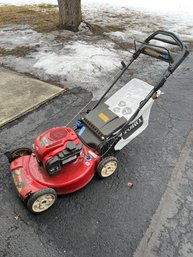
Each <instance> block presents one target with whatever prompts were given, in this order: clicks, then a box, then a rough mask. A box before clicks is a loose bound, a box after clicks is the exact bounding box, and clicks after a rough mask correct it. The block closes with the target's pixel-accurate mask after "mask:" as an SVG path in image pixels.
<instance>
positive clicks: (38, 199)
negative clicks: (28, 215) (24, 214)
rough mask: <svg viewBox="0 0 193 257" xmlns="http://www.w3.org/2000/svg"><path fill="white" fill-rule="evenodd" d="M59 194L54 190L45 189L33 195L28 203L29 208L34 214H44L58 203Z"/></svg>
mask: <svg viewBox="0 0 193 257" xmlns="http://www.w3.org/2000/svg"><path fill="white" fill-rule="evenodd" d="M56 199H57V194H56V191H55V190H54V189H52V188H44V189H42V190H40V191H37V192H35V193H34V194H32V195H31V196H30V197H29V199H28V201H27V208H28V209H29V210H30V211H31V212H33V213H40V212H44V211H46V210H47V209H49V208H50V207H51V206H52V205H53V204H54V203H55V201H56Z"/></svg>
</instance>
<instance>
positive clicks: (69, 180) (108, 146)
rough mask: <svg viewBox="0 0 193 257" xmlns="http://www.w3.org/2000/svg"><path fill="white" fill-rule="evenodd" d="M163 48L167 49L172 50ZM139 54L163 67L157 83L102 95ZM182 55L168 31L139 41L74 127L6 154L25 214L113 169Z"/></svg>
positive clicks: (134, 81) (184, 51)
mask: <svg viewBox="0 0 193 257" xmlns="http://www.w3.org/2000/svg"><path fill="white" fill-rule="evenodd" d="M137 43H138V44H137ZM137 45H138V46H137ZM163 45H164V46H163ZM165 45H166V46H165ZM168 46H170V47H171V46H172V51H170V50H169V49H168ZM141 54H144V55H147V56H150V57H153V58H157V59H159V60H161V61H164V62H166V63H167V64H168V65H167V68H166V70H165V71H164V73H163V75H162V76H161V78H160V80H159V81H158V82H157V83H156V85H154V86H152V85H150V84H148V83H147V82H145V81H142V80H140V79H137V78H134V79H131V80H130V81H129V82H128V83H127V84H126V85H124V86H123V87H122V88H120V89H119V90H118V91H116V92H115V93H114V94H113V95H112V96H110V97H109V98H107V97H106V96H107V93H108V92H109V91H110V90H111V89H112V87H113V86H114V85H115V84H116V83H117V81H118V80H119V79H120V78H121V77H122V75H123V74H124V73H125V72H126V71H127V69H128V68H129V66H130V65H131V64H132V63H133V62H134V61H135V60H136V59H137V58H138V57H139V56H140V55H141ZM187 55H188V50H187V48H186V46H185V45H184V44H183V42H182V41H181V40H180V39H179V38H178V37H177V36H176V35H175V34H173V33H171V32H167V31H162V30H159V31H156V32H154V33H153V34H151V35H150V36H149V37H147V38H146V39H145V40H144V41H143V42H138V41H135V51H134V53H133V54H132V57H131V60H130V61H129V62H128V63H127V64H125V62H122V69H121V71H120V73H119V75H118V76H117V77H116V79H115V81H114V82H113V83H112V84H111V85H110V86H109V87H108V89H107V90H106V92H105V93H104V94H103V95H102V97H101V98H100V99H99V100H98V102H97V103H96V104H95V105H94V107H93V108H92V109H91V110H88V111H87V113H86V114H85V115H84V116H83V117H82V118H80V119H78V120H77V121H76V125H75V126H74V127H72V128H71V127H67V126H62V127H55V128H52V129H49V130H47V131H45V132H44V133H42V134H41V135H39V136H38V137H37V139H36V140H35V143H34V145H33V148H32V149H29V148H18V149H15V150H12V151H9V152H6V153H5V154H6V156H7V158H8V160H9V163H10V170H11V175H12V178H13V182H14V185H15V187H16V189H17V192H18V194H19V196H20V197H21V199H22V200H23V201H24V202H25V203H26V205H27V207H28V209H29V210H30V211H32V212H33V213H40V212H43V211H45V210H47V209H48V208H50V207H51V206H52V205H53V204H54V202H55V200H56V198H57V195H64V194H68V193H72V192H74V191H77V190H79V189H81V188H83V187H84V186H85V185H86V184H88V183H89V182H90V180H91V179H92V178H93V176H94V174H95V173H97V174H98V175H99V177H101V178H107V177H109V176H111V175H112V174H113V173H114V172H115V171H116V170H117V165H118V161H117V158H116V156H115V153H116V151H119V150H121V149H122V148H123V147H124V146H126V145H127V144H128V143H129V142H130V141H131V140H132V139H134V138H135V137H136V136H137V135H139V134H140V133H141V132H142V131H143V130H144V129H145V128H146V127H147V126H148V122H149V116H150V110H151V107H152V105H153V103H154V101H155V100H156V99H157V98H158V97H159V95H160V93H161V91H160V88H161V87H162V86H163V85H164V83H165V82H166V80H167V78H168V77H169V76H170V75H171V74H172V73H173V72H174V71H175V70H176V69H177V67H178V66H179V65H180V64H181V63H182V62H183V60H184V59H185V58H186V56H187Z"/></svg>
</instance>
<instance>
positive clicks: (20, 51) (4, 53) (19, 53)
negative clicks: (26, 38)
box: [0, 46, 36, 57]
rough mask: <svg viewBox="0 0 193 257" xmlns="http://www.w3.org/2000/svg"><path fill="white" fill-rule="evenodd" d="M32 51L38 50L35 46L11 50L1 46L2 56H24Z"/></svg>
mask: <svg viewBox="0 0 193 257" xmlns="http://www.w3.org/2000/svg"><path fill="white" fill-rule="evenodd" d="M32 52H36V48H35V47H29V46H22V47H16V48H14V49H11V50H10V49H5V48H2V47H0V56H7V55H13V56H15V57H24V56H26V55H28V54H30V53H32Z"/></svg>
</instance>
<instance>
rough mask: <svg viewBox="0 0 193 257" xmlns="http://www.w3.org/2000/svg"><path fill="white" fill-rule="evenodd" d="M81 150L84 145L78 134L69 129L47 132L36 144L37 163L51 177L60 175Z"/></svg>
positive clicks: (58, 128) (55, 129)
mask: <svg viewBox="0 0 193 257" xmlns="http://www.w3.org/2000/svg"><path fill="white" fill-rule="evenodd" d="M81 150H82V143H81V141H80V139H79V138H78V136H77V134H76V133H75V132H74V131H73V130H72V129H71V128H67V127H57V128H52V129H50V130H47V131H45V132H44V133H42V134H41V135H40V136H39V137H37V139H36V141H35V144H34V152H35V155H36V158H37V161H38V163H39V165H41V166H43V167H44V168H45V169H46V171H47V173H48V174H49V175H54V174H56V173H58V172H59V171H60V170H61V169H62V166H63V165H65V164H67V163H69V162H72V161H75V160H76V159H77V158H78V156H79V155H80V153H81Z"/></svg>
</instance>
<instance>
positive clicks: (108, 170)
mask: <svg viewBox="0 0 193 257" xmlns="http://www.w3.org/2000/svg"><path fill="white" fill-rule="evenodd" d="M117 164H118V161H117V158H116V157H114V156H108V157H105V158H104V159H102V160H101V161H100V162H99V164H98V166H97V174H98V175H99V177H101V178H107V177H110V176H111V175H112V174H113V173H114V172H115V171H116V170H117Z"/></svg>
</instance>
